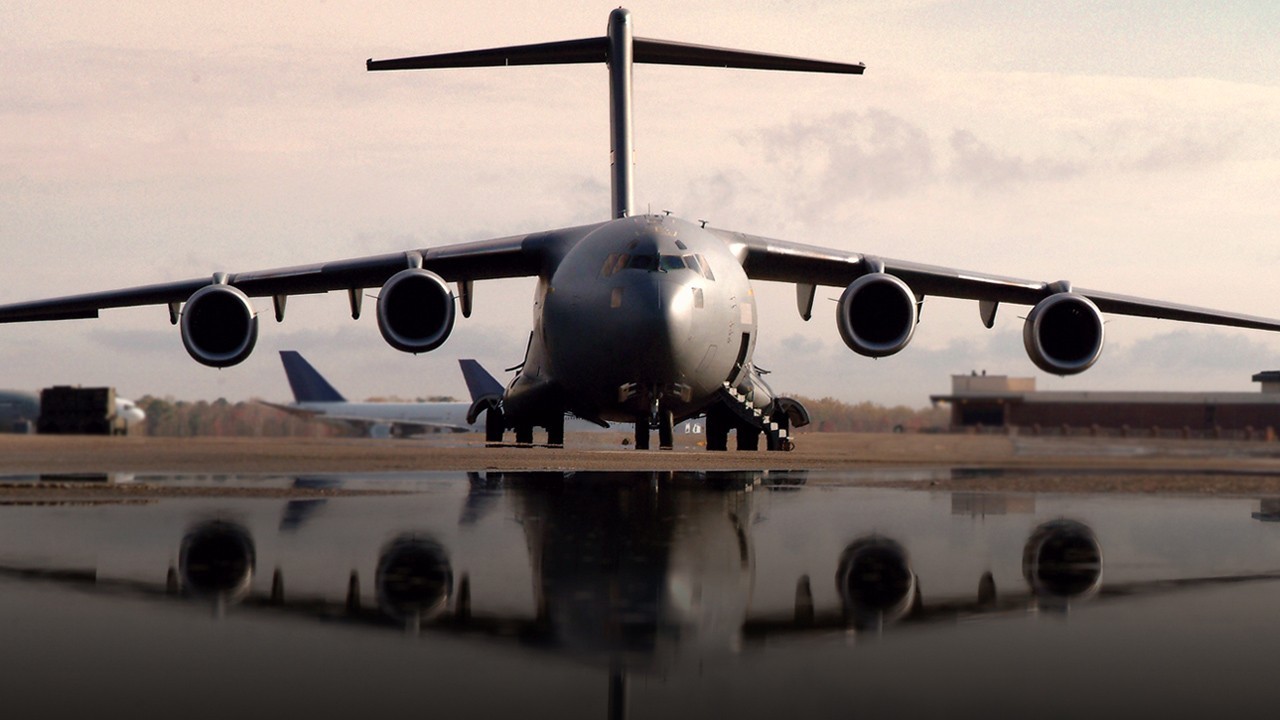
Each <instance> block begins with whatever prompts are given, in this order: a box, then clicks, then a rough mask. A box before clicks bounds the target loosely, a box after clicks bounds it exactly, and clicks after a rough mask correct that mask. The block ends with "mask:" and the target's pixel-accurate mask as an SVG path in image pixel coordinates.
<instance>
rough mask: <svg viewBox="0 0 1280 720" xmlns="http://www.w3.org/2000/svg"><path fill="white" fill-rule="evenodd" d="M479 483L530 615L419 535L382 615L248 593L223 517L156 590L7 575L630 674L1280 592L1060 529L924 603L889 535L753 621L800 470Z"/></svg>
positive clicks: (79, 578)
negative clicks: (1153, 599) (977, 625)
mask: <svg viewBox="0 0 1280 720" xmlns="http://www.w3.org/2000/svg"><path fill="white" fill-rule="evenodd" d="M470 479H471V485H472V488H471V494H470V496H469V497H468V499H467V502H466V504H465V506H464V508H463V510H462V514H461V516H460V518H459V523H460V524H461V525H473V524H475V523H477V522H479V520H480V518H481V517H482V516H483V515H485V514H486V513H488V512H489V511H490V510H491V509H492V508H493V507H494V506H495V503H494V502H493V501H495V500H497V499H499V498H500V497H503V496H506V497H507V498H508V499H509V500H510V501H511V504H512V506H513V507H514V510H515V513H516V520H517V521H518V522H519V524H520V526H521V528H522V530H523V533H524V536H525V539H526V541H527V550H528V560H529V564H530V569H531V570H532V578H533V585H534V587H533V593H534V596H535V597H534V600H535V603H534V604H535V607H536V612H535V613H534V615H533V617H524V616H521V615H520V614H518V613H517V614H511V615H509V616H503V615H494V614H486V613H484V612H476V611H474V609H473V602H474V599H473V597H472V593H471V588H470V582H469V579H468V575H467V573H466V572H465V570H464V571H462V572H461V574H460V575H459V576H458V580H457V582H455V572H456V571H455V568H454V566H453V561H452V559H451V551H450V549H449V548H448V547H446V545H445V544H443V543H441V542H440V541H438V540H437V539H435V538H434V537H433V536H431V535H430V534H429V533H425V532H420V531H419V532H404V533H400V534H397V535H395V536H394V537H393V538H392V539H391V540H389V541H388V542H386V543H384V544H383V546H382V547H381V548H380V550H379V551H378V558H377V564H376V568H377V570H376V575H375V578H374V586H373V589H374V593H375V596H376V599H377V603H376V607H367V606H364V605H362V603H361V594H360V578H359V575H358V574H357V573H356V572H355V571H354V570H353V571H352V574H351V577H350V582H349V583H348V586H347V588H346V593H345V595H342V596H341V598H340V599H339V594H338V593H335V594H333V595H331V596H329V598H328V599H319V598H305V599H296V598H291V597H289V596H288V595H287V594H286V592H285V588H286V585H285V575H286V570H287V569H285V568H278V569H276V570H275V571H274V575H273V577H272V582H271V584H270V591H269V592H261V591H255V590H253V589H252V588H253V587H254V582H253V581H254V574H255V572H256V571H257V560H256V555H257V553H256V546H255V542H254V540H253V537H252V535H251V533H250V531H249V530H248V529H247V528H246V527H245V526H244V525H242V524H240V523H238V522H236V521H233V520H227V519H216V520H205V521H201V522H198V523H196V524H195V525H193V526H192V527H191V528H190V529H189V530H188V531H187V532H186V534H185V535H184V536H183V537H182V538H181V540H180V545H179V552H178V555H177V558H178V566H177V567H176V568H174V567H171V568H170V569H169V571H168V576H167V578H166V581H165V583H164V584H159V583H156V584H149V583H145V582H137V581H126V580H120V581H116V580H111V579H106V578H101V577H98V576H97V573H96V572H93V571H83V570H82V571H73V570H64V569H51V568H31V567H21V566H15V565H10V566H6V567H3V568H0V573H2V574H3V575H5V576H8V577H17V578H33V579H34V578H38V579H46V580H65V581H74V582H81V583H90V584H95V585H97V586H99V587H101V588H103V589H108V590H121V589H133V590H136V591H139V592H145V593H149V594H154V595H169V596H176V597H184V598H190V599H197V600H200V601H209V600H213V601H215V602H216V603H218V605H219V606H222V607H230V606H239V607H244V608H254V607H274V608H278V609H280V610H285V611H289V612H290V614H298V613H301V614H304V615H306V614H310V615H314V616H316V617H324V618H330V619H334V618H344V619H346V620H349V621H351V622H354V623H362V624H368V625H382V626H386V625H390V626H393V627H401V628H406V629H409V630H413V631H422V632H437V631H438V632H450V633H458V634H463V635H465V634H477V635H491V636H497V637H503V638H514V639H516V640H517V641H519V642H520V643H523V644H529V645H532V646H536V647H539V648H544V649H551V650H562V651H567V652H570V653H571V654H575V655H579V656H584V657H595V656H598V657H600V658H607V659H608V660H609V661H610V662H611V663H614V664H617V663H618V662H622V663H623V664H624V665H625V667H627V668H629V669H644V668H659V667H663V666H666V665H667V663H668V661H670V660H672V659H674V658H675V657H676V655H677V651H679V652H686V651H689V650H691V649H697V650H699V651H732V650H735V649H737V648H739V647H740V646H741V641H742V640H743V639H744V638H745V639H749V640H750V639H767V638H769V637H771V636H775V635H787V634H795V633H797V632H808V631H831V630H837V631H841V632H849V631H852V632H855V633H861V632H881V631H883V630H885V628H887V627H888V626H890V625H894V624H897V623H901V624H911V623H917V622H929V621H935V620H940V619H955V618H957V617H961V616H966V615H975V616H976V615H983V614H991V613H999V612H1008V611H1015V610H1016V611H1025V610H1027V609H1033V610H1034V609H1040V610H1065V609H1066V608H1068V606H1069V605H1070V604H1071V603H1072V602H1079V601H1085V600H1090V599H1093V598H1097V599H1102V598H1107V597H1121V596H1133V595H1139V594H1144V593H1150V592H1159V591H1164V590H1168V589H1172V588H1175V587H1189V586H1196V585H1208V584H1215V583H1232V582H1240V581H1243V580H1277V579H1280V572H1268V573H1256V574H1235V575H1225V576H1215V577H1200V578H1178V579H1174V580H1154V581H1128V582H1123V583H1115V584H1111V585H1105V584H1104V583H1103V553H1102V548H1101V545H1100V544H1099V541H1098V539H1097V537H1096V536H1095V534H1094V532H1093V530H1092V529H1091V528H1090V527H1089V526H1088V525H1085V524H1083V523H1081V522H1078V521H1075V520H1070V519H1055V520H1050V521H1047V522H1043V523H1041V524H1039V525H1038V526H1037V527H1036V528H1035V529H1034V530H1033V532H1032V533H1031V534H1030V536H1029V537H1028V538H1027V539H1026V541H1025V544H1024V546H1023V549H1022V558H1021V564H1022V573H1023V578H1024V579H1025V582H1026V587H1025V588H1022V589H1019V590H1018V591H1011V592H1004V591H999V590H998V589H997V588H996V585H995V581H994V579H993V577H992V575H991V573H990V572H988V573H984V574H983V575H982V576H981V577H979V578H978V579H977V586H976V592H975V593H974V594H973V595H971V596H969V597H949V598H948V597H937V598H931V597H926V596H925V595H924V594H923V593H922V591H921V583H920V582H919V579H918V578H917V575H916V572H915V570H914V569H913V566H912V561H911V557H910V553H909V551H908V549H907V548H906V547H905V546H904V545H903V544H902V543H900V542H899V541H897V540H895V539H893V538H890V537H887V536H884V535H879V534H865V535H861V536H859V537H855V538H853V539H851V540H850V541H849V542H848V543H847V545H845V547H844V549H843V552H842V553H841V554H840V556H839V558H838V559H836V560H835V561H834V567H833V570H832V574H831V576H829V577H833V578H834V582H835V590H836V593H837V595H838V597H839V606H838V607H828V608H824V607H817V606H815V602H814V594H813V591H812V580H811V579H810V578H809V577H808V576H806V575H802V576H800V577H798V578H797V579H796V585H795V586H796V594H795V608H794V613H793V614H792V613H789V614H787V615H786V616H777V617H768V616H755V615H754V614H753V612H752V607H751V595H752V587H753V584H754V582H755V577H754V575H755V559H754V551H753V546H752V538H751V528H752V526H753V524H754V523H756V522H758V521H759V520H760V518H758V517H757V514H756V511H755V510H754V509H753V498H754V497H755V495H756V494H757V493H758V492H761V491H780V490H787V489H791V488H794V487H795V486H797V485H801V484H803V483H804V481H805V476H804V474H803V473H781V474H778V473H749V472H706V473H703V472H674V473H671V472H612V473H566V474H562V473H554V472H529V473H492V472H491V473H486V474H478V473H476V474H472V475H471V478H470ZM461 537H464V538H465V537H466V535H463V536H461ZM481 600H482V601H483V599H481ZM694 654H698V653H694Z"/></svg>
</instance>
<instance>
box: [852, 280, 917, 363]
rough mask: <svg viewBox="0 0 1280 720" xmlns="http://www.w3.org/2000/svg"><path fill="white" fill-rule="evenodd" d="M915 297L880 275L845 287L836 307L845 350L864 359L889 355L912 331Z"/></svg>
mask: <svg viewBox="0 0 1280 720" xmlns="http://www.w3.org/2000/svg"><path fill="white" fill-rule="evenodd" d="M916 319H917V310H916V296H915V294H914V293H912V292H911V288H909V287H907V284H906V283H904V282H903V281H902V280H900V279H898V278H896V277H894V276H893V275H888V274H886V273H882V272H876V273H869V274H867V275H863V276H862V277H860V278H858V279H857V280H854V281H853V282H851V283H849V287H847V288H845V289H844V292H843V293H842V294H841V295H840V302H839V303H838V304H837V305H836V327H837V328H838V329H839V330H840V337H841V339H843V340H844V344H845V345H848V346H849V349H850V350H852V351H854V352H856V353H858V354H859V355H865V356H867V357H873V358H874V357H884V356H886V355H892V354H894V353H896V352H898V351H899V350H901V349H902V348H904V347H906V346H907V343H909V342H911V336H912V335H913V334H914V333H915V331H916Z"/></svg>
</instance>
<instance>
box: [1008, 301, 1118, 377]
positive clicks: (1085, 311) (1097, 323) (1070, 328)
mask: <svg viewBox="0 0 1280 720" xmlns="http://www.w3.org/2000/svg"><path fill="white" fill-rule="evenodd" d="M1102 340H1103V330H1102V313H1101V312H1099V310H1098V306H1097V305H1094V304H1093V301H1091V300H1089V298H1087V297H1085V296H1083V295H1077V294H1076V293H1072V292H1061V293H1055V294H1053V295H1050V296H1049V297H1047V298H1045V299H1043V300H1041V301H1040V302H1039V303H1037V304H1036V306H1035V307H1034V308H1032V309H1031V313H1030V314H1028V315H1027V322H1026V324H1025V325H1023V327H1022V342H1023V345H1025V346H1026V348H1027V355H1029V356H1030V357H1031V362H1033V363H1035V364H1036V367H1038V368H1040V369H1041V370H1044V371H1045V372H1048V373H1053V374H1055V375H1075V374H1076V373H1081V372H1084V371H1085V370H1088V369H1089V368H1090V367H1092V366H1093V364H1094V363H1095V362H1097V360H1098V356H1099V355H1101V354H1102Z"/></svg>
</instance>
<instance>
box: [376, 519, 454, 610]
mask: <svg viewBox="0 0 1280 720" xmlns="http://www.w3.org/2000/svg"><path fill="white" fill-rule="evenodd" d="M374 588H375V589H376V591H377V594H378V605H379V606H380V607H381V608H382V611H383V612H384V613H386V614H387V615H389V616H391V617H394V618H399V619H402V620H411V619H414V618H417V619H420V620H426V619H429V618H431V617H433V616H435V615H436V614H438V613H439V612H440V611H441V610H443V609H445V608H446V607H447V606H448V604H449V597H450V596H451V595H453V567H452V566H451V565H450V564H449V554H448V553H447V552H445V549H444V547H443V546H442V545H440V543H438V542H436V541H435V540H434V539H432V538H429V537H422V536H416V535H401V536H399V537H397V538H395V539H394V540H392V541H391V542H390V543H388V544H387V545H385V546H384V547H383V548H382V552H381V553H380V554H379V557H378V570H377V574H376V576H375V577H374Z"/></svg>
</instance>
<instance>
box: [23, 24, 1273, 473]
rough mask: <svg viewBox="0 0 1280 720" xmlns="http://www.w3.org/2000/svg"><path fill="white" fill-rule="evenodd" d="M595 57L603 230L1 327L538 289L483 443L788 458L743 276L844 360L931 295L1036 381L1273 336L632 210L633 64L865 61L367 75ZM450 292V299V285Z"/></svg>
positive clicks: (203, 354)
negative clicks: (120, 311) (591, 425)
mask: <svg viewBox="0 0 1280 720" xmlns="http://www.w3.org/2000/svg"><path fill="white" fill-rule="evenodd" d="M554 63H605V64H606V65H607V66H608V75H609V93H610V119H611V133H610V137H611V145H612V147H611V150H612V152H611V158H612V171H611V185H612V187H611V195H612V212H611V215H610V219H608V220H605V221H603V222H599V223H594V224H590V225H583V226H580V227H570V228H562V229H555V230H547V231H543V232H535V233H530V234H525V235H515V236H511V237H504V238H496V239H491V240H484V241H478V242H470V243H461V244H455V245H445V246H441V247H434V248H424V249H420V250H410V251H407V252H400V253H393V254H388V255H378V256H371V257H362V258H354V259H349V260H341V261H337V262H329V263H319V264H314V265H303V266H298V267H290V268H278V269H272V270H264V271H252V272H241V273H225V272H218V273H214V274H213V275H212V276H210V277H203V278H197V279H193V280H187V281H181V282H169V283H161V284H156V285H147V286H142V287H135V288H130V289H124V290H114V291H107V292H100V293H90V294H84V295H76V296H70V297H62V298H56V299H50V300H40V301H34V302H26V303H18V304H11V305H6V306H2V307H0V322H21V321H39V320H59V319H74V318H91V317H97V316H98V312H99V310H102V309H105V308H114V307H124V306H134V305H153V304H156V305H167V306H168V309H169V319H170V322H172V323H173V324H175V325H180V328H181V335H182V341H183V344H184V345H185V346H186V349H187V351H188V352H189V353H190V354H191V356H192V357H193V358H195V359H196V360H197V361H198V362H200V363H202V364H205V365H209V366H212V367H225V366H229V365H234V364H236V363H239V362H241V361H242V360H244V359H245V358H246V357H248V355H249V354H250V353H251V352H252V350H253V347H254V344H255V342H256V340H257V333H258V321H257V315H256V311H255V309H254V306H253V304H252V303H251V302H250V298H251V297H271V298H272V300H273V304H274V310H275V317H276V320H277V321H280V320H282V319H283V318H284V312H285V301H286V299H287V298H288V297H289V296H290V295H299V294H307V293H323V292H330V291H335V290H339V291H346V292H347V293H348V296H349V298H350V304H351V314H352V317H359V315H360V312H361V299H362V297H363V293H364V289H365V288H381V291H380V292H379V295H378V300H377V311H376V315H377V322H378V327H379V329H380V331H381V333H382V336H383V338H384V339H385V340H386V341H387V343H389V344H390V345H391V346H392V347H394V348H396V349H398V350H402V351H405V352H411V353H420V352H427V351H430V350H434V349H436V348H437V347H439V346H440V345H441V344H442V343H444V342H445V340H446V339H447V338H448V337H449V334H450V333H451V332H452V330H453V325H454V319H455V314H456V313H458V312H460V313H461V314H462V316H463V317H468V316H470V314H471V308H472V298H473V292H474V284H475V282H476V281H478V280H490V279H497V278H510V277H536V278H537V279H538V284H537V289H536V291H535V295H534V300H533V306H534V313H533V314H534V321H533V330H532V332H531V334H530V336H529V341H528V346H527V350H526V352H525V357H524V360H523V362H522V363H521V364H520V366H519V373H518V374H517V375H516V376H515V378H514V379H513V380H512V381H511V383H510V384H509V385H508V386H507V388H506V389H505V391H504V392H503V394H502V396H501V398H500V400H499V401H497V402H495V403H493V404H491V405H490V406H489V407H488V408H487V410H486V412H488V413H491V414H492V422H486V427H487V430H486V434H487V435H488V439H489V440H490V441H501V440H502V435H503V433H505V432H506V431H508V430H514V432H515V437H516V441H517V442H518V443H530V442H532V438H533V431H534V428H535V427H543V428H546V430H547V440H548V444H550V445H560V444H563V442H564V417H565V413H570V414H572V415H575V416H577V417H580V418H583V419H586V420H589V421H592V422H595V423H598V424H602V425H604V424H607V423H609V422H626V423H635V428H636V435H635V438H636V443H635V444H636V447H637V448H641V449H645V448H648V447H649V443H650V434H651V431H652V430H653V429H657V431H658V443H659V445H660V446H661V447H664V448H667V447H671V446H672V434H673V429H672V428H673V425H674V424H675V423H676V422H678V421H681V420H684V419H686V418H692V417H701V416H705V417H706V429H707V443H706V444H707V449H709V450H724V449H726V448H727V445H728V437H729V434H730V432H734V433H735V437H736V444H737V447H738V449H747V450H754V449H758V447H759V443H760V437H761V435H764V437H765V440H766V446H767V447H768V448H769V449H771V450H785V449H789V448H791V447H792V441H791V439H790V437H789V436H788V433H789V429H790V428H791V427H796V426H801V425H803V424H805V423H807V422H808V415H807V413H806V411H805V409H804V407H803V406H802V405H801V404H800V403H798V402H796V401H794V400H792V399H788V398H785V397H779V396H777V395H776V394H775V393H774V392H773V390H772V389H770V387H769V386H768V384H766V383H765V381H764V380H763V378H762V377H761V372H760V371H759V370H758V368H756V366H755V365H754V363H753V361H752V352H753V350H754V348H755V344H756V340H757V337H758V333H759V327H758V323H757V318H758V317H759V316H758V313H757V312H756V307H755V298H754V294H753V291H752V286H751V281H752V280H767V281H775V282H786V283H794V284H795V286H796V298H797V305H798V309H799V312H800V315H801V317H803V318H804V319H806V320H808V319H809V317H810V315H811V313H812V310H813V300H814V296H815V292H816V289H817V286H819V285H822V286H833V287H839V288H844V290H843V293H842V294H841V296H840V299H839V302H838V305H837V310H836V326H837V328H838V330H839V333H840V337H841V338H842V339H843V340H844V342H845V344H847V345H848V346H849V348H850V349H852V350H853V351H854V352H857V353H860V354H862V355H866V356H870V357H881V356H886V355H892V354H894V353H896V352H898V351H900V350H902V349H903V348H904V347H905V346H906V345H907V343H909V342H910V340H911V337H912V334H913V333H914V331H915V326H916V323H917V321H918V320H919V313H920V307H921V304H922V303H923V300H924V298H925V297H926V296H928V295H937V296H942V297H953V298H964V299H971V300H977V301H978V302H979V311H980V316H981V319H982V321H983V323H984V324H985V325H986V326H987V327H988V328H990V327H992V325H993V323H994V321H995V315H996V309H997V306H998V304H1000V303H1012V304H1017V305H1029V306H1032V309H1031V311H1030V312H1029V313H1028V315H1027V318H1026V324H1025V327H1024V332H1023V339H1024V344H1025V346H1026V350H1027V353H1028V355H1029V356H1030V358H1031V360H1032V362H1034V363H1035V364H1036V366H1037V367H1039V368H1041V369H1042V370H1044V371H1046V372H1050V373H1055V374H1059V375H1069V374H1074V373H1078V372H1082V371H1084V370H1085V369H1087V368H1089V367H1090V366H1091V365H1093V363H1094V362H1095V361H1096V360H1097V358H1098V356H1099V354H1100V353H1101V351H1102V345H1103V319H1102V313H1103V312H1108V313H1120V314H1126V315H1137V316H1144V317H1153V318H1167V319H1174V320H1182V321H1187V322H1198V323H1210V324H1218V325H1227V326H1234V327H1243V328H1254V329H1263V330H1272V331H1275V330H1280V321H1277V320H1272V319H1267V318H1261V317H1254V316H1249V315H1242V314H1237V313H1227V312H1218V311H1214V310H1208V309H1203V308H1195V307H1189V306H1185V305H1179V304H1175V303H1169V302H1162V301H1155V300H1145V299H1141V298H1133V297H1128V296H1124V295H1118V294H1113V293H1108V292H1097V291H1092V290H1082V289H1079V288H1075V287H1073V286H1072V284H1071V283H1070V282H1067V281H1057V282H1043V281H1034V280H1022V279H1017V278H1008V277H1001V276H997V275H991V274H987V273H979V272H968V271H962V270H956V269H951V268H945V267H937V266H931V265H924V264H920V263H915V262H907V261H900V260H892V259H888V258H879V257H874V256H871V255H864V254H860V253H854V252H847V251H842V250H832V249H826V248H821V247H814V246H809V245H801V244H797V243H791V242H785V241H780V240H772V239H768V238H764V237H758V236H754V235H748V234H743V233H739V232H731V231H727V230H720V229H715V228H709V227H706V226H705V223H691V222H687V221H685V220H681V219H679V218H676V217H669V216H665V215H648V214H645V215H634V214H633V211H634V207H633V199H632V176H633V162H632V158H633V152H632V148H633V142H632V83H631V76H632V66H633V64H634V63H661V64H669V65H695V66H711V67H729V68H754V69H762V70H782V71H799V72H824V73H846V74H855V75H856V74H861V73H862V72H863V70H864V66H863V65H861V64H848V63H840V62H826V61H819V60H810V59H805V58H796V57H785V56H778V55H770V54H764V53H758V52H751V51H742V50H730V49H725V48H716V47H707V46H702V45H690V44H687V43H679V42H671V41H666V40H651V39H645V38H639V37H633V35H632V28H631V15H630V13H629V12H628V11H627V10H625V9H622V8H619V9H617V10H614V11H613V12H611V13H610V15H609V23H608V28H607V32H606V34H605V36H604V37H593V38H585V39H580V40H570V41H560V42H549V43H542V44H535V45H521V46H513V47H504V48H494V49H485V50H476V51H468V52H457V53H446V54H438V55H426V56H420V57H408V58H400V59H394V60H378V61H374V60H370V61H369V62H368V69H369V70H410V69H430V68H457V67H478V66H507V65H541V64H554ZM451 283H452V284H453V285H454V287H456V294H455V292H454V290H453V289H451V287H450V284H451Z"/></svg>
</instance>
